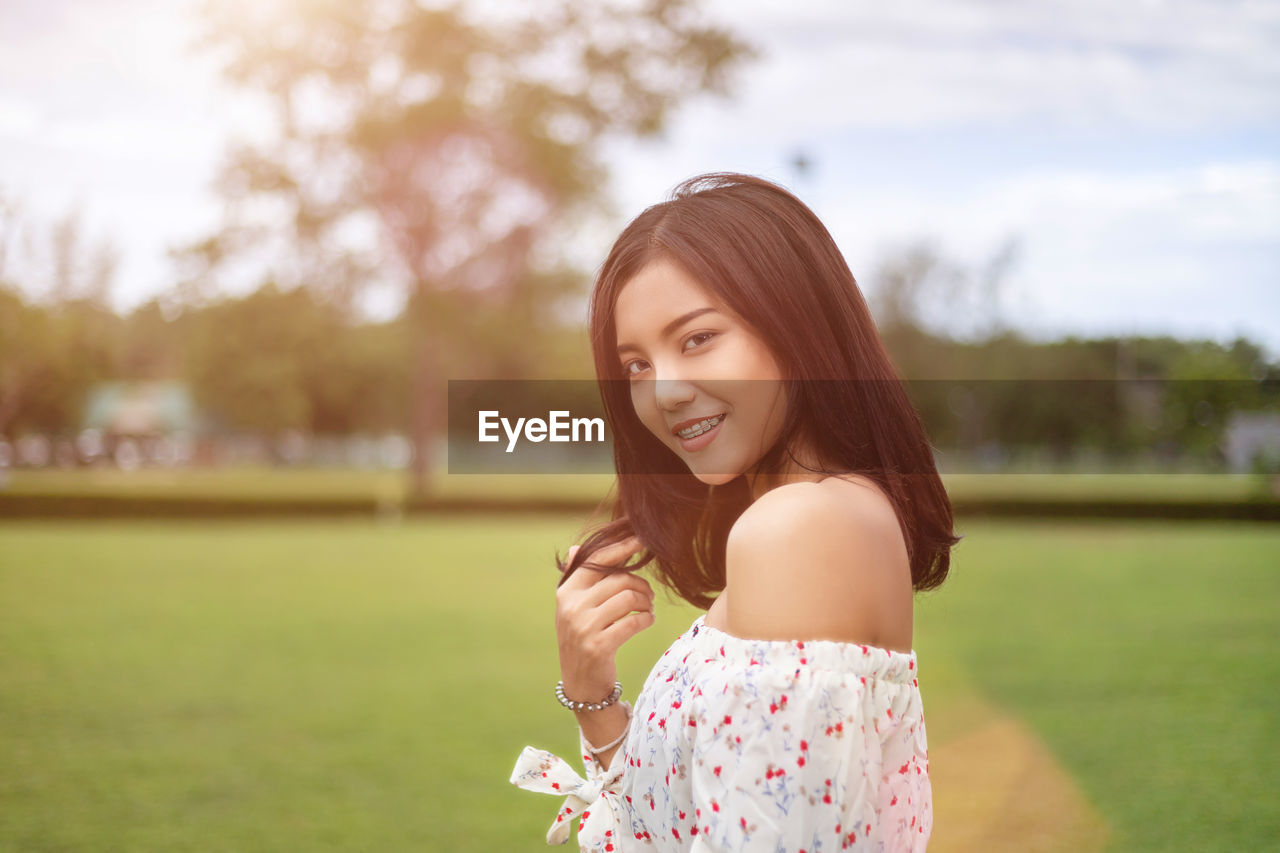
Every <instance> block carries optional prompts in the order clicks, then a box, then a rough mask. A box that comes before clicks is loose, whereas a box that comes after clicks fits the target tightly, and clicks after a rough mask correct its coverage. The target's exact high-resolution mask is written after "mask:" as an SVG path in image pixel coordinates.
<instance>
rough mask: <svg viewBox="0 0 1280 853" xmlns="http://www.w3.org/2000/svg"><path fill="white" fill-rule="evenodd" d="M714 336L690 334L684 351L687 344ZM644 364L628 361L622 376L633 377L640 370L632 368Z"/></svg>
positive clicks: (714, 334)
mask: <svg viewBox="0 0 1280 853" xmlns="http://www.w3.org/2000/svg"><path fill="white" fill-rule="evenodd" d="M715 336H716V333H715V332H697V333H696V334H692V335H690V336H689V337H688V338H687V339H686V340H685V344H686V347H685V349H688V346H687V345H688V344H691V343H693V342H694V341H696V340H700V339H702V338H707V339H710V338H714V337H715ZM699 346H701V344H699ZM644 363H645V362H644V361H642V360H640V359H638V358H637V359H632V360H631V361H628V362H627V363H626V364H624V365H622V375H623V376H635V375H636V374H637V373H639V372H640V370H639V369H637V370H632V368H633V367H637V366H639V365H643V364H644ZM641 369H642V368H641Z"/></svg>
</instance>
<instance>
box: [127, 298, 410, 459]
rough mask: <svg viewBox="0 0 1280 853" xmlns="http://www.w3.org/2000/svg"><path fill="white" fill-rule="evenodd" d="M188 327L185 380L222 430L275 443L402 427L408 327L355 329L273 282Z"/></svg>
mask: <svg viewBox="0 0 1280 853" xmlns="http://www.w3.org/2000/svg"><path fill="white" fill-rule="evenodd" d="M139 316H140V317H145V316H146V315H139ZM180 319H181V322H182V323H183V324H184V325H185V332H184V334H185V337H186V340H185V344H184V347H183V352H184V356H185V360H184V367H183V371H182V372H183V375H185V376H186V377H187V379H188V380H189V381H190V382H191V386H192V388H193V390H194V393H195V396H196V400H197V402H198V403H199V404H200V406H201V408H203V409H204V410H205V411H207V412H210V413H213V414H214V415H215V417H216V419H217V421H218V422H219V425H220V426H222V427H223V428H230V429H234V430H245V431H251V432H259V433H265V434H267V435H275V434H278V433H280V432H282V431H284V430H288V429H300V430H305V431H308V432H313V433H343V434H350V433H355V432H361V431H369V432H375V431H377V432H381V431H388V430H398V429H401V428H402V427H403V423H404V420H405V411H404V409H405V406H404V400H405V397H406V394H405V390H406V382H405V375H406V370H405V369H404V363H405V361H406V359H405V357H404V347H405V340H404V335H403V334H401V329H402V328H403V325H404V324H403V322H399V321H398V322H396V323H390V324H365V325H359V324H352V323H350V322H348V319H349V318H348V316H347V315H345V314H344V313H343V312H341V311H340V310H339V309H337V308H336V307H335V306H334V305H332V304H328V303H325V302H322V301H320V300H319V299H318V298H317V297H316V296H315V294H314V293H313V292H312V291H310V290H309V289H307V288H293V289H291V290H288V291H281V290H280V289H279V288H278V287H276V286H275V284H273V283H268V284H266V285H264V286H263V287H261V288H259V289H258V290H256V291H255V292H253V293H250V294H248V295H246V296H243V297H229V298H224V299H222V300H219V301H217V302H214V303H211V304H209V305H206V306H204V307H203V308H201V309H199V310H195V311H191V312H187V313H185V314H184V315H183V317H182V318H180Z"/></svg>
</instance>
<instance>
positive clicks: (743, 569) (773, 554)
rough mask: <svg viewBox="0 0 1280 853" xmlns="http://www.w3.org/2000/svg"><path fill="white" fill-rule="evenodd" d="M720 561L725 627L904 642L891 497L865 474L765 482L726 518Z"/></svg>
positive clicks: (901, 575) (784, 636)
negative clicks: (730, 522) (767, 486)
mask: <svg viewBox="0 0 1280 853" xmlns="http://www.w3.org/2000/svg"><path fill="white" fill-rule="evenodd" d="M859 480H862V481H859ZM726 562H727V566H726V575H727V576H726V589H728V590H732V595H731V596H730V597H729V598H728V601H727V604H728V606H727V607H726V608H725V617H724V618H725V622H726V625H727V626H728V628H729V633H731V634H735V635H737V636H740V637H753V638H759V639H778V640H797V639H830V640H838V641H842V642H852V643H867V644H870V645H881V644H882V642H883V640H884V638H885V637H888V638H889V639H890V642H888V643H885V644H886V645H896V646H899V647H905V648H906V649H909V648H910V644H911V640H910V634H911V625H910V621H911V615H910V614H911V592H912V590H911V575H910V567H909V565H908V562H907V554H906V544H905V541H904V540H903V537H902V531H901V529H900V527H899V525H898V521H897V516H896V514H895V513H894V510H893V506H892V504H891V503H890V502H889V500H888V498H887V497H886V496H885V495H884V493H883V492H881V491H880V490H879V488H878V487H876V486H875V484H874V483H872V482H871V481H866V480H864V479H863V478H858V479H853V478H849V479H846V478H836V477H833V478H828V479H826V480H823V481H821V482H816V483H814V482H806V483H791V484H788V485H785V486H779V487H777V488H774V489H771V490H770V491H768V492H766V493H765V494H764V495H762V496H761V497H760V498H758V499H757V500H756V501H755V502H754V503H753V504H752V505H751V506H749V507H748V508H747V509H746V511H744V512H743V514H742V515H741V516H740V517H739V518H738V520H737V521H736V522H735V523H734V526H733V528H732V529H731V530H730V532H729V540H728V547H727V553H726ZM904 619H905V626H904V625H903V620H904ZM904 629H905V634H904ZM904 640H905V641H904Z"/></svg>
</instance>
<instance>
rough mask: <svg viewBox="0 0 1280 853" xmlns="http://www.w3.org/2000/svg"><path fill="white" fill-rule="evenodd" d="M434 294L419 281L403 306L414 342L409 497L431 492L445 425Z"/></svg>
mask: <svg viewBox="0 0 1280 853" xmlns="http://www.w3.org/2000/svg"><path fill="white" fill-rule="evenodd" d="M435 296H436V295H435V294H434V293H433V292H432V291H431V289H430V288H429V287H428V286H427V285H426V284H425V283H424V282H418V283H417V284H416V285H415V287H414V290H413V293H412V294H411V295H410V297H409V305H408V306H407V309H406V310H407V314H408V317H409V322H410V336H411V339H412V342H413V343H412V347H411V356H410V357H411V358H412V359H413V365H412V371H411V377H412V378H411V383H410V389H411V390H410V393H411V394H412V399H411V400H410V431H411V434H412V435H411V438H412V442H413V462H412V465H411V466H410V484H409V491H410V495H411V496H412V497H425V496H426V495H427V493H428V492H429V491H430V487H431V484H432V479H433V477H434V476H435V474H436V472H435V471H434V470H433V467H434V460H433V459H432V455H431V454H432V451H433V449H434V448H435V441H436V438H437V436H439V435H440V434H441V431H442V429H443V428H444V426H445V417H444V416H445V407H446V405H447V399H446V397H447V395H446V393H445V392H446V385H445V377H444V375H443V374H444V367H445V365H444V359H443V357H442V356H443V353H442V351H441V338H440V329H439V323H438V322H437V321H438V320H439V314H438V312H437V311H436V308H437V306H436V304H435V299H434V298H433V297H435ZM436 298H438V297H436Z"/></svg>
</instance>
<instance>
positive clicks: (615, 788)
mask: <svg viewBox="0 0 1280 853" xmlns="http://www.w3.org/2000/svg"><path fill="white" fill-rule="evenodd" d="M578 754H579V756H581V759H582V762H581V763H582V768H583V770H585V771H586V774H587V776H586V778H585V779H584V778H582V777H581V776H579V775H578V773H577V772H576V771H575V770H574V769H573V767H572V766H570V765H569V763H568V762H566V761H565V760H564V759H563V758H561V757H560V756H558V755H556V754H554V753H551V752H548V751H547V750H545V749H537V748H535V747H532V746H526V747H525V748H524V750H523V751H522V752H521V753H520V757H519V759H518V760H517V761H516V766H515V769H514V770H512V772H511V784H513V785H515V786H516V787H518V788H524V789H525V790H527V791H537V792H539V793H544V794H560V795H564V797H565V799H564V802H563V803H562V804H561V806H560V810H559V811H558V812H557V813H556V817H555V820H553V821H552V822H551V828H550V829H548V830H547V844H564V843H565V842H567V841H568V840H569V830H570V828H571V827H572V825H573V822H574V820H575V819H576V820H577V821H578V849H579V850H580V851H582V853H613V851H617V850H618V849H619V848H618V842H617V838H618V832H619V829H618V827H619V825H620V817H621V816H620V814H619V804H618V797H619V796H621V795H620V793H619V789H620V787H621V779H622V772H623V769H624V767H625V764H624V762H623V761H622V758H621V754H620V752H619V753H615V754H614V758H613V761H612V763H611V765H610V766H609V768H608V769H607V770H606V769H604V768H602V767H601V766H600V763H599V762H598V761H596V759H595V757H594V756H592V755H591V753H590V752H589V751H588V749H587V743H586V737H585V736H584V735H583V734H582V729H581V728H579V729H578Z"/></svg>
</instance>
